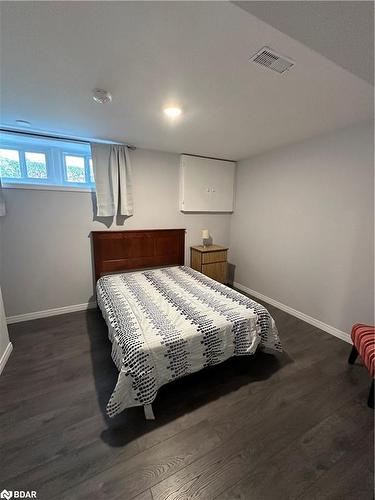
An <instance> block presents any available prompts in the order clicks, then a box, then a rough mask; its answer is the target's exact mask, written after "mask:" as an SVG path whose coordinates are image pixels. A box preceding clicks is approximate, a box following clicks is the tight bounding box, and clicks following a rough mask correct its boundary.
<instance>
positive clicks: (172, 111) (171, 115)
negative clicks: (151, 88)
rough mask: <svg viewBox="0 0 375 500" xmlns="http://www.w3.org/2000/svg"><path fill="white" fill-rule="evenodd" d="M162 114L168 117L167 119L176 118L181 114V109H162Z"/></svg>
mask: <svg viewBox="0 0 375 500" xmlns="http://www.w3.org/2000/svg"><path fill="white" fill-rule="evenodd" d="M163 111H164V114H165V115H167V116H168V118H177V117H178V116H180V114H181V113H182V109H181V108H174V107H173V108H164V110H163Z"/></svg>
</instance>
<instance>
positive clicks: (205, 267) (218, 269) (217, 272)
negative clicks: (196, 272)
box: [202, 262, 227, 283]
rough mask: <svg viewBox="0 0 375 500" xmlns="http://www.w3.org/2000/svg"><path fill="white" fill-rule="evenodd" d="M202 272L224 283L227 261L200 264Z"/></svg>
mask: <svg viewBox="0 0 375 500" xmlns="http://www.w3.org/2000/svg"><path fill="white" fill-rule="evenodd" d="M202 273H203V274H205V275H206V276H209V277H210V278H212V279H214V280H216V281H219V282H220V283H225V282H226V279H227V263H226V262H213V263H211V264H202Z"/></svg>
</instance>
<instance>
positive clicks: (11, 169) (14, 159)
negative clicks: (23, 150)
mask: <svg viewBox="0 0 375 500" xmlns="http://www.w3.org/2000/svg"><path fill="white" fill-rule="evenodd" d="M0 176H1V177H13V178H19V177H21V166H20V155H19V153H18V151H16V150H15V149H0Z"/></svg>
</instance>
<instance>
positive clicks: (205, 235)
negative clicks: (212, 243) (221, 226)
mask: <svg viewBox="0 0 375 500" xmlns="http://www.w3.org/2000/svg"><path fill="white" fill-rule="evenodd" d="M209 237H210V233H209V232H208V229H202V240H203V248H206V246H207V245H206V240H208V238H209Z"/></svg>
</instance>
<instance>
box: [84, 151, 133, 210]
mask: <svg viewBox="0 0 375 500" xmlns="http://www.w3.org/2000/svg"><path fill="white" fill-rule="evenodd" d="M91 152H92V163H93V168H94V176H95V184H96V204H97V213H96V215H98V216H100V217H110V216H115V215H128V216H129V215H133V192H132V172H131V165H130V157H129V149H128V148H127V147H126V146H120V145H117V144H91Z"/></svg>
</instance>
